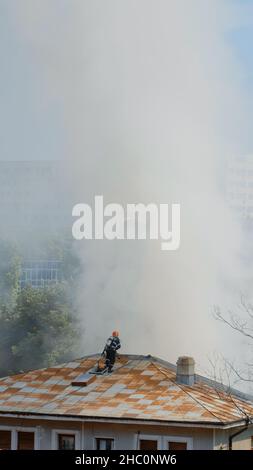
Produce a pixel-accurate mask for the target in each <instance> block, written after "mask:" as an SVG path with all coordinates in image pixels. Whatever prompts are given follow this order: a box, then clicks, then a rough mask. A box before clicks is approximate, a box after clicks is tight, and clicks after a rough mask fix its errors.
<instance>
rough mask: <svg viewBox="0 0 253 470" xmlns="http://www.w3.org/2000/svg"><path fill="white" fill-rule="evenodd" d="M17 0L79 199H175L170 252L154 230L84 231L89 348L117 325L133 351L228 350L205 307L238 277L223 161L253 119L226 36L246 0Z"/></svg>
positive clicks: (237, 150) (68, 179)
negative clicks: (110, 235) (153, 236)
mask: <svg viewBox="0 0 253 470" xmlns="http://www.w3.org/2000/svg"><path fill="white" fill-rule="evenodd" d="M9 3H11V6H10V5H9V6H8V8H9V11H10V13H11V15H12V21H13V27H14V28H16V30H18V31H19V34H20V37H21V38H22V44H23V47H26V48H28V49H29V51H30V52H29V53H30V55H31V60H32V63H33V64H34V68H35V71H34V73H35V75H36V77H37V80H38V90H39V93H40V97H41V102H42V103H43V106H45V107H47V110H48V112H50V109H54V110H55V109H57V111H58V118H59V120H61V122H62V126H63V129H64V132H63V135H62V141H63V148H64V155H62V160H63V166H64V168H65V170H64V172H63V175H61V179H62V180H63V181H64V184H65V187H66V191H67V192H68V193H69V197H70V198H71V200H72V201H73V204H74V203H77V202H85V203H88V204H90V205H92V204H93V201H94V196H95V195H103V196H104V200H105V203H110V202H118V203H120V204H122V205H123V206H124V205H125V204H127V203H138V202H143V203H150V202H154V203H157V204H160V203H168V204H171V203H180V204H181V247H180V249H179V250H178V251H176V252H163V251H161V250H160V242H154V241H106V240H105V241H96V240H95V241H81V242H77V243H76V250H77V251H78V253H79V256H80V258H81V260H82V265H83V276H82V279H81V281H80V285H79V286H78V296H77V304H78V306H79V312H80V315H81V317H82V319H83V325H84V346H83V349H84V353H86V352H90V351H93V352H96V351H97V350H99V349H100V348H102V347H103V342H104V339H105V338H106V337H107V336H108V335H109V334H110V333H111V330H112V329H114V328H117V329H119V330H120V332H121V337H122V341H123V350H124V351H125V352H132V353H151V354H153V355H159V356H162V357H164V358H166V359H169V360H171V361H174V360H176V358H177V356H178V355H182V354H190V355H193V356H194V357H195V358H196V359H197V361H198V362H199V363H200V364H203V361H205V359H204V357H206V355H207V354H208V353H210V352H211V351H213V350H214V349H215V350H219V351H222V352H223V353H224V354H226V353H229V352H230V353H231V354H232V350H231V347H230V343H231V338H232V336H229V335H230V332H229V331H227V330H226V329H223V328H222V327H221V325H220V324H218V323H216V322H215V321H214V320H213V318H212V315H211V309H212V306H213V304H217V303H218V304H220V305H226V304H227V303H229V302H230V301H231V299H232V298H233V293H234V292H236V291H237V290H238V291H239V290H240V288H241V285H240V284H241V282H242V266H241V262H240V254H241V234H240V230H239V227H238V225H237V223H236V222H235V221H234V219H233V216H232V215H231V214H230V212H229V210H228V208H227V205H226V202H225V197H224V193H225V171H226V161H227V159H228V158H230V157H231V156H234V155H238V154H241V153H242V152H243V151H244V146H245V142H246V141H247V136H248V129H249V126H248V122H249V121H250V120H249V110H248V109H247V96H246V95H245V94H244V93H243V92H242V91H241V89H242V87H241V80H242V72H241V70H240V66H239V64H238V63H237V61H236V59H235V58H234V55H233V50H232V48H231V46H230V44H229V41H228V39H227V34H228V32H229V31H230V29H231V28H234V27H235V26H237V25H238V23H239V22H240V21H242V19H243V17H244V15H243V11H241V10H237V9H236V8H235V6H234V3H233V2H227V1H225V0H210V1H208V0H205V1H203V0H192V1H188V0H177V1H173V0H156V1H154V0H138V1H136V0H127V1H126V0H107V1H101V0H92V1H88V0H82V1H80V0H75V1H73V2H68V1H60V0H59V1H57V0H53V1H52V0H50V1H48V0H43V1H34V0H30V1H29V0H23V1H22V2H18V1H16V2H9ZM14 5H15V6H14ZM56 158H58V155H57V156H56ZM70 232H71V227H70ZM233 338H234V337H233Z"/></svg>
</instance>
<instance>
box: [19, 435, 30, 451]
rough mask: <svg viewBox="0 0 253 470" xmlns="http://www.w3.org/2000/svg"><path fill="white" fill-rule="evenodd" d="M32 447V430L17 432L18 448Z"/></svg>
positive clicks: (26, 448) (28, 448)
mask: <svg viewBox="0 0 253 470" xmlns="http://www.w3.org/2000/svg"><path fill="white" fill-rule="evenodd" d="M32 449H34V432H26V431H25V432H23V431H19V432H18V450H32Z"/></svg>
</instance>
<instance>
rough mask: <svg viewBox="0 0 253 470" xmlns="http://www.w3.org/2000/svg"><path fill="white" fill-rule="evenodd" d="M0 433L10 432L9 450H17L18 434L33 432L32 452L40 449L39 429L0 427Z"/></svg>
mask: <svg viewBox="0 0 253 470" xmlns="http://www.w3.org/2000/svg"><path fill="white" fill-rule="evenodd" d="M0 431H11V450H18V433H19V432H33V433H34V450H39V449H40V439H39V427H38V426H37V427H25V426H3V425H0Z"/></svg>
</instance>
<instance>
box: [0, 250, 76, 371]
mask: <svg viewBox="0 0 253 470" xmlns="http://www.w3.org/2000/svg"><path fill="white" fill-rule="evenodd" d="M43 255H44V256H43ZM41 256H42V259H43V258H44V259H48V258H49V259H50V258H54V259H58V260H59V261H61V262H62V266H63V276H62V277H63V279H64V280H63V281H62V282H61V283H59V284H56V285H52V286H50V287H45V288H41V289H34V288H32V287H30V286H28V287H26V288H25V289H22V290H21V289H20V288H19V277H20V270H21V257H20V255H19V253H18V250H17V249H16V248H15V247H13V246H12V245H11V244H8V243H5V242H2V241H1V242H0V321H1V329H0V375H1V376H3V375H9V374H11V373H18V372H21V371H24V370H29V369H34V368H41V367H48V366H52V365H54V364H56V363H59V362H62V361H65V360H69V359H70V358H73V357H74V356H75V355H77V354H78V353H79V344H80V334H79V330H80V328H79V325H78V322H77V315H76V312H75V309H74V297H75V292H74V286H75V280H76V277H77V276H78V273H79V272H80V271H79V262H78V259H77V257H76V256H75V255H74V254H73V252H72V247H71V244H70V243H69V242H65V243H62V244H61V245H59V244H58V246H57V244H56V242H54V241H51V243H48V244H47V246H46V248H45V249H44V253H42V252H41Z"/></svg>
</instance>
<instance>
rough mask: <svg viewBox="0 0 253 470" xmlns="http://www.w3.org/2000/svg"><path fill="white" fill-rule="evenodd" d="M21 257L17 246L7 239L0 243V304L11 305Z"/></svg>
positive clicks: (15, 294) (15, 290)
mask: <svg viewBox="0 0 253 470" xmlns="http://www.w3.org/2000/svg"><path fill="white" fill-rule="evenodd" d="M20 269H21V257H20V255H19V253H18V250H17V247H16V246H15V245H14V244H12V243H10V242H7V241H1V243H0V305H1V304H8V305H9V307H13V306H14V304H15V301H16V296H17V292H18V288H19V277H20Z"/></svg>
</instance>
